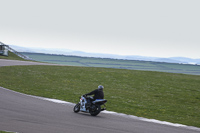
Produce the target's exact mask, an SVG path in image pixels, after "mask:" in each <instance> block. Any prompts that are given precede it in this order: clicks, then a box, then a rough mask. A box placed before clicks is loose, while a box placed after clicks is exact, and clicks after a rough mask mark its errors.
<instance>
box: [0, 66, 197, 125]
mask: <svg viewBox="0 0 200 133" xmlns="http://www.w3.org/2000/svg"><path fill="white" fill-rule="evenodd" d="M0 75H1V76H0V81H1V82H0V86H2V87H5V88H8V89H12V90H15V91H18V92H22V93H26V94H31V95H37V96H42V97H48V98H54V99H60V100H64V101H69V102H73V103H77V102H78V101H79V97H80V96H81V95H83V94H85V93H88V92H90V91H92V90H93V89H96V88H97V86H98V85H99V84H102V85H104V87H105V91H104V92H105V98H106V99H107V100H108V103H107V109H108V110H111V111H116V112H120V113H125V114H131V115H136V116H140V117H145V118H152V119H158V120H162V121H168V122H173V123H181V124H185V125H191V126H196V127H200V105H199V103H200V76H197V75H196V76H195V75H186V74H173V73H164V72H152V71H137V70H125V69H112V68H98V67H75V66H8V67H0Z"/></svg>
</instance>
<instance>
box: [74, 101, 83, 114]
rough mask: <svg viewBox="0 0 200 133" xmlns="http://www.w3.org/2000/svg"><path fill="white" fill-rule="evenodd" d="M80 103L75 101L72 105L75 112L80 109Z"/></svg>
mask: <svg viewBox="0 0 200 133" xmlns="http://www.w3.org/2000/svg"><path fill="white" fill-rule="evenodd" d="M80 105H81V104H80V103H77V104H76V105H75V106H74V112H75V113H78V112H79V111H80Z"/></svg>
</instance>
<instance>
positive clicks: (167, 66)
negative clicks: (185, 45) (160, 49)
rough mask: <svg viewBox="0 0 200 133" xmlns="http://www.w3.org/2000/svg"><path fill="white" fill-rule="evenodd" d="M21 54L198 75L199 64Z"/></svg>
mask: <svg viewBox="0 0 200 133" xmlns="http://www.w3.org/2000/svg"><path fill="white" fill-rule="evenodd" d="M22 54H24V55H26V56H29V57H30V58H32V59H34V60H36V61H41V62H48V63H56V64H63V65H70V66H84V67H105V68H117V69H130V70H145V71H159V72H169V73H184V74H192V75H200V66H199V65H191V64H178V63H164V62H152V61H138V60H123V59H110V58H94V57H80V56H66V55H55V54H43V53H26V52H23V53H22Z"/></svg>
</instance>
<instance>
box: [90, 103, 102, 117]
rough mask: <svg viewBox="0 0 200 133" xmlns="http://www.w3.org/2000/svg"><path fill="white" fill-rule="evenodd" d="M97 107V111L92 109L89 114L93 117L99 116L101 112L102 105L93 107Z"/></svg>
mask: <svg viewBox="0 0 200 133" xmlns="http://www.w3.org/2000/svg"><path fill="white" fill-rule="evenodd" d="M93 106H95V109H90V110H89V112H90V114H91V115H92V116H97V115H98V114H99V113H100V112H101V106H100V105H93Z"/></svg>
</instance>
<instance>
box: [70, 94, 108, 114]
mask: <svg viewBox="0 0 200 133" xmlns="http://www.w3.org/2000/svg"><path fill="white" fill-rule="evenodd" d="M92 98H93V97H87V96H85V95H83V96H81V98H80V102H79V103H77V104H76V105H75V106H74V109H73V110H74V112H75V113H78V112H79V111H82V112H85V113H90V114H91V115H92V116H97V115H98V114H99V113H100V112H101V111H104V110H106V105H105V103H106V102H107V100H106V99H96V100H94V101H92ZM101 106H104V108H101Z"/></svg>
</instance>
